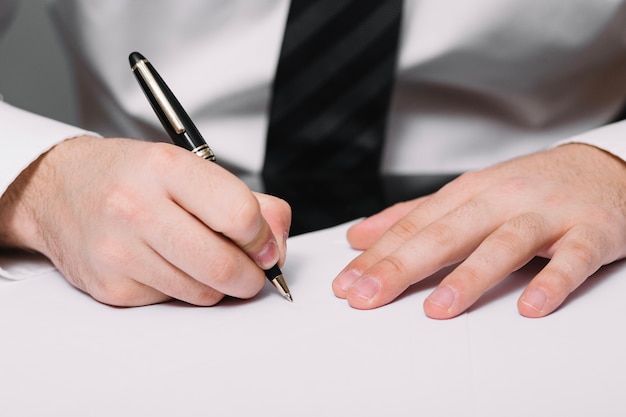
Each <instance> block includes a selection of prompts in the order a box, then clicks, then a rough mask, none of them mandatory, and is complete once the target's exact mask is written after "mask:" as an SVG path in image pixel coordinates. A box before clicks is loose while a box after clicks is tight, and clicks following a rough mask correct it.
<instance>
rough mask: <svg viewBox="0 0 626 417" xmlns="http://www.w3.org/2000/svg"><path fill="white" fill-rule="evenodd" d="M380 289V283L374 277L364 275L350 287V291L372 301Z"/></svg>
mask: <svg viewBox="0 0 626 417" xmlns="http://www.w3.org/2000/svg"><path fill="white" fill-rule="evenodd" d="M378 290H380V283H379V282H378V280H376V279H374V278H372V277H363V278H361V279H360V280H358V281H357V282H355V283H354V285H353V286H352V287H350V293H351V294H353V295H356V296H357V297H360V298H362V299H364V300H366V301H370V300H371V299H372V298H374V296H375V295H376V294H378Z"/></svg>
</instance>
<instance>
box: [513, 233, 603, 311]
mask: <svg viewBox="0 0 626 417" xmlns="http://www.w3.org/2000/svg"><path fill="white" fill-rule="evenodd" d="M609 253H612V251H611V248H610V244H609V242H608V239H607V237H606V235H604V234H603V233H602V232H601V231H599V230H598V229H597V228H594V227H590V226H586V225H580V226H577V227H574V228H573V229H571V230H570V231H569V232H568V233H567V234H566V235H565V236H564V237H563V239H562V241H561V242H560V244H559V246H558V248H557V250H556V251H555V253H554V255H553V256H552V259H551V260H550V261H549V262H548V264H547V265H546V266H545V267H544V268H543V270H542V271H541V272H540V273H539V274H537V276H535V278H534V279H533V280H532V281H531V282H530V284H528V286H527V287H526V289H525V290H524V292H523V293H522V295H521V297H520V298H519V300H518V303H517V307H518V310H519V312H520V314H522V315H523V316H526V317H543V316H546V315H548V314H550V313H552V312H553V311H554V310H556V309H557V308H558V307H559V306H560V305H561V304H562V303H563V301H565V299H566V298H567V296H568V295H569V294H570V293H571V292H572V291H574V290H575V289H576V288H578V286H579V285H580V284H582V283H583V282H584V281H585V280H586V279H587V278H588V277H589V276H591V275H592V274H593V273H594V272H596V271H597V270H598V269H599V268H600V267H601V266H602V265H603V264H605V263H608V262H610V261H611V259H609V258H607V254H609Z"/></svg>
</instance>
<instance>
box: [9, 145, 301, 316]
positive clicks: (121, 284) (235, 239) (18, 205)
mask: <svg viewBox="0 0 626 417" xmlns="http://www.w3.org/2000/svg"><path fill="white" fill-rule="evenodd" d="M290 221H291V210H290V208H289V206H288V204H287V203H285V202H284V201H282V200H279V199H277V198H275V197H270V196H267V195H261V194H255V193H253V192H251V191H250V190H249V189H248V187H247V186H246V185H245V184H244V183H243V182H241V181H240V180H239V179H238V178H236V177H235V176H233V175H232V174H231V173H229V172H227V171H226V170H225V169H223V168H221V167H220V166H219V165H218V164H214V163H209V162H207V161H205V160H204V159H202V158H199V157H198V156H196V155H194V154H193V153H191V152H188V151H186V150H183V149H181V148H179V147H176V146H174V145H168V144H162V143H161V144H157V143H146V142H141V141H137V140H131V139H99V138H91V137H80V138H75V139H71V140H67V141H65V142H62V143H60V144H59V145H57V146H56V147H54V148H52V150H50V151H49V152H48V153H46V154H44V155H43V156H42V157H40V158H39V159H38V160H37V161H36V162H34V163H33V164H31V166H30V167H29V168H27V169H26V170H25V171H24V172H22V174H21V175H20V176H19V177H18V178H17V179H16V180H15V181H14V182H13V184H12V185H11V186H10V187H9V189H8V190H7V191H6V192H5V193H4V195H3V196H2V198H1V199H0V230H1V231H2V232H1V233H0V247H12V248H21V249H26V250H31V251H37V252H40V253H42V254H44V255H45V256H47V257H48V258H49V259H50V260H52V262H53V263H54V264H55V265H56V266H57V268H58V269H59V270H60V272H61V273H62V274H63V275H64V276H65V277H66V279H67V280H68V281H69V282H71V283H72V284H73V285H74V286H76V287H78V288H79V289H81V290H83V291H85V292H87V293H88V294H90V295H91V296H92V297H94V298H95V299H97V300H99V301H101V302H103V303H107V304H112V305H117V306H138V305H146V304H152V303H158V302H162V301H166V300H169V299H171V298H175V299H179V300H183V301H186V302H189V303H192V304H198V305H212V304H215V303H217V302H218V301H219V300H220V299H221V298H222V297H223V295H224V294H228V295H232V296H235V297H241V298H247V297H252V296H254V295H255V294H256V293H257V292H258V291H260V290H261V288H262V287H263V285H264V283H265V274H264V272H263V270H262V268H263V269H267V268H270V267H271V266H273V265H274V264H275V263H276V262H277V261H278V260H279V258H280V261H279V263H280V264H282V263H283V261H284V256H285V240H286V236H287V234H288V230H289V224H290Z"/></svg>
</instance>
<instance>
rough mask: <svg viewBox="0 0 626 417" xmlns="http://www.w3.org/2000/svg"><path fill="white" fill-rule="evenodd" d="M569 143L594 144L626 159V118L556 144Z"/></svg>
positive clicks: (623, 159)
mask: <svg viewBox="0 0 626 417" xmlns="http://www.w3.org/2000/svg"><path fill="white" fill-rule="evenodd" d="M568 143H582V144H586V145H592V146H595V147H596V148H599V149H602V150H603V151H606V152H608V153H610V154H612V155H614V156H616V157H618V158H620V159H621V160H622V161H626V120H622V121H620V122H616V123H611V124H608V125H604V126H601V127H598V128H596V129H592V130H589V131H587V132H585V133H581V134H579V135H576V136H572V137H570V138H568V139H565V140H562V141H559V142H557V143H556V144H555V146H559V145H565V144H568Z"/></svg>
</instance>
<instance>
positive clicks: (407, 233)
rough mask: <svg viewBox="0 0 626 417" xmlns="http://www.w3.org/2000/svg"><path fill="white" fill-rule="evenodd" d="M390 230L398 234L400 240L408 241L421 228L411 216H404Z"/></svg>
mask: <svg viewBox="0 0 626 417" xmlns="http://www.w3.org/2000/svg"><path fill="white" fill-rule="evenodd" d="M389 231H390V233H392V234H394V235H395V236H397V237H398V238H399V239H400V241H402V242H406V241H408V240H410V239H411V238H412V237H413V236H415V235H416V234H417V233H418V232H419V231H420V228H419V227H418V226H417V224H415V223H414V222H413V221H412V220H411V219H410V218H409V217H404V218H402V219H400V220H398V221H397V222H396V223H395V224H394V225H393V227H392V228H391V229H389Z"/></svg>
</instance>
